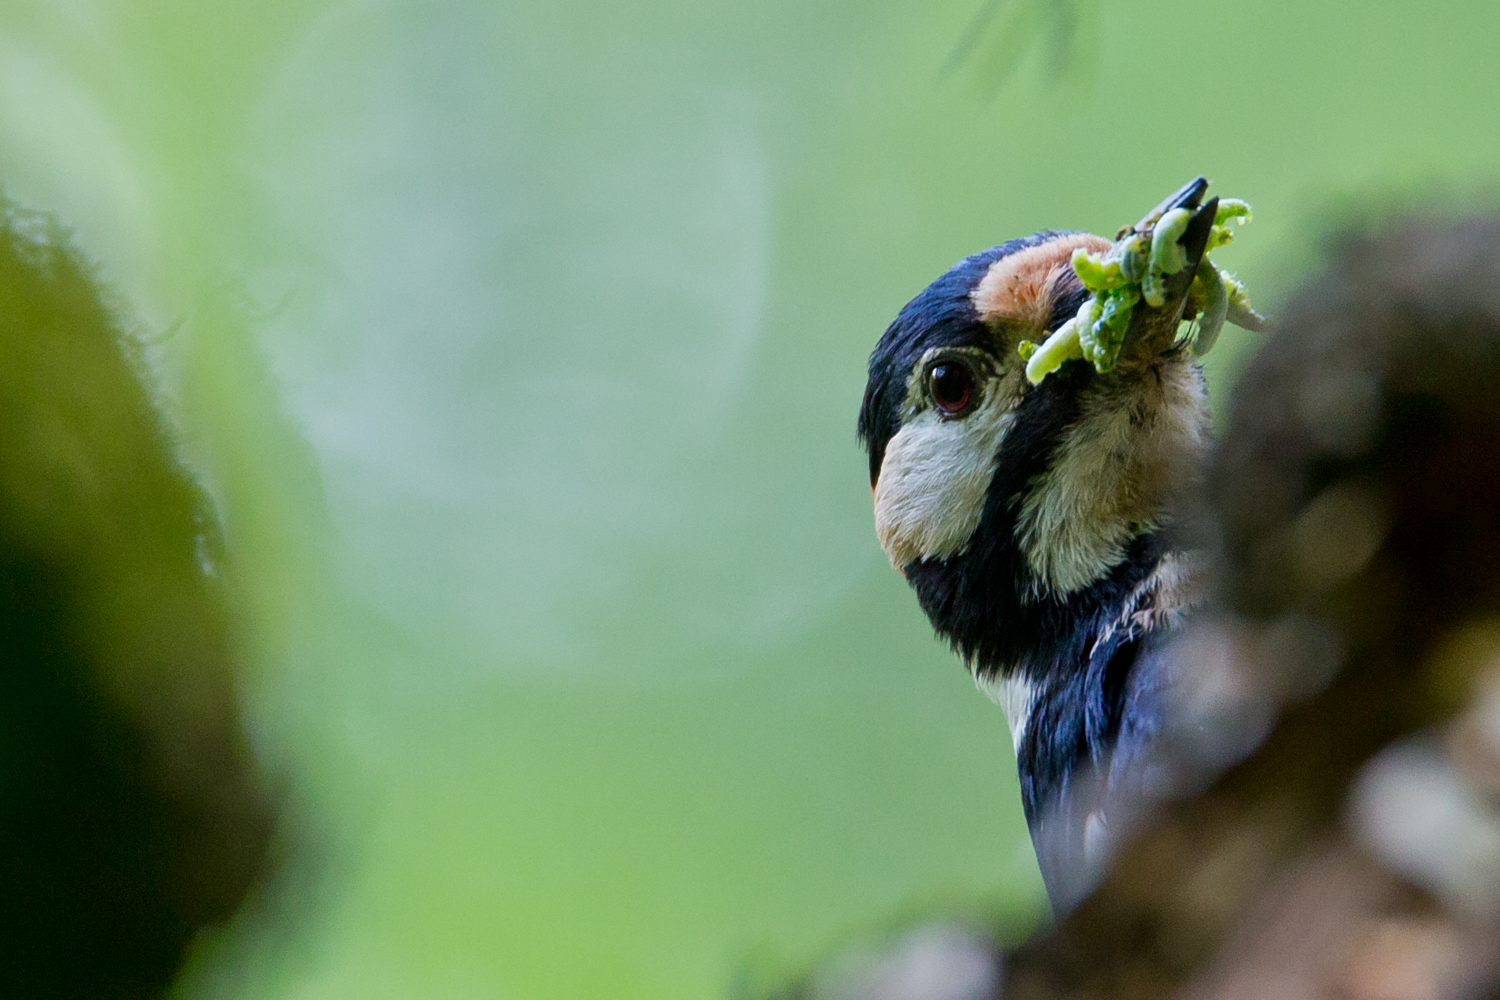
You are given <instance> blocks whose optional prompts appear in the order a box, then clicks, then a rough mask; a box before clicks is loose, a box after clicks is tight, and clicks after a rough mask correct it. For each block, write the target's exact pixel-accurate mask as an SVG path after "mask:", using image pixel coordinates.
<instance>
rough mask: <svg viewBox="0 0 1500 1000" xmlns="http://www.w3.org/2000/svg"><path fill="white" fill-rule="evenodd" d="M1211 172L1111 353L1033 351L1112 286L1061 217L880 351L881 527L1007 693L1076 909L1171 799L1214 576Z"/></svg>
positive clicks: (964, 650)
mask: <svg viewBox="0 0 1500 1000" xmlns="http://www.w3.org/2000/svg"><path fill="white" fill-rule="evenodd" d="M1206 190H1207V182H1206V181H1205V180H1204V179H1203V178H1201V177H1200V178H1197V179H1195V180H1194V181H1192V182H1190V183H1189V184H1187V185H1186V186H1184V187H1183V188H1182V189H1181V190H1179V191H1177V192H1176V193H1174V194H1173V195H1172V196H1171V197H1169V198H1168V199H1166V200H1165V201H1164V202H1162V204H1161V205H1159V206H1157V208H1156V209H1155V210H1153V213H1151V214H1148V216H1147V217H1146V218H1145V219H1143V220H1142V224H1141V225H1140V226H1138V227H1136V228H1137V231H1140V232H1145V231H1147V229H1148V228H1149V223H1150V222H1151V221H1153V220H1154V219H1158V218H1160V217H1161V216H1162V215H1163V214H1164V213H1165V212H1167V211H1171V210H1173V209H1179V208H1180V209H1186V210H1188V211H1189V212H1190V213H1192V214H1191V222H1190V223H1189V225H1188V227H1187V230H1186V232H1185V233H1184V234H1183V236H1182V238H1181V241H1180V242H1181V246H1182V249H1183V251H1184V254H1185V260H1186V262H1187V264H1186V267H1184V268H1183V269H1182V270H1180V271H1179V272H1177V273H1176V274H1174V275H1170V276H1168V279H1167V287H1166V301H1165V302H1164V303H1163V305H1162V306H1160V307H1157V308H1148V307H1146V305H1145V303H1142V308H1140V309H1138V310H1137V315H1136V316H1135V317H1134V318H1133V320H1132V325H1131V328H1130V331H1129V333H1128V335H1127V341H1126V346H1125V350H1124V353H1123V354H1122V355H1121V357H1120V359H1119V361H1118V363H1117V364H1116V365H1115V366H1114V367H1113V368H1112V369H1111V370H1107V371H1098V370H1096V369H1095V368H1094V367H1093V366H1092V365H1091V364H1090V363H1089V362H1088V361H1085V360H1082V359H1078V360H1072V361H1069V362H1067V363H1065V364H1064V365H1063V366H1062V368H1061V369H1060V370H1058V371H1057V372H1056V373H1054V374H1052V375H1049V376H1048V377H1046V378H1044V379H1042V380H1041V381H1040V383H1039V384H1032V383H1031V381H1030V380H1029V379H1028V378H1027V377H1026V371H1025V368H1026V363H1025V360H1024V359H1023V357H1022V355H1021V353H1020V351H1019V348H1020V346H1021V345H1022V343H1023V342H1025V341H1032V342H1040V341H1042V340H1045V339H1046V337H1047V336H1048V335H1049V334H1051V333H1053V332H1055V331H1057V330H1058V329H1059V328H1060V327H1061V326H1062V325H1063V324H1064V323H1066V322H1067V321H1068V320H1069V319H1070V318H1072V317H1073V316H1074V315H1075V314H1076V313H1077V312H1078V310H1079V307H1080V305H1082V304H1083V303H1084V301H1085V300H1086V299H1087V298H1088V295H1089V292H1088V290H1087V289H1086V288H1085V287H1084V286H1083V284H1082V283H1081V282H1080V279H1079V277H1078V275H1077V274H1076V273H1075V271H1074V268H1073V267H1072V266H1071V264H1070V261H1071V260H1072V258H1073V255H1074V253H1075V252H1076V251H1078V250H1080V249H1082V250H1084V251H1085V252H1089V253H1102V252H1104V251H1107V250H1108V249H1109V247H1110V246H1111V243H1112V241H1110V240H1108V239H1105V238H1103V237H1100V236H1096V235H1093V234H1090V233H1086V232H1077V231H1062V230H1045V231H1042V232H1039V233H1036V234H1034V235H1031V236H1026V237H1023V238H1019V239H1013V240H1010V241H1008V242H1005V243H1002V244H1000V245H998V246H994V247H991V248H990V249H988V250H984V251H982V252H980V253H977V254H974V255H972V256H969V257H966V258H964V259H963V260H961V261H959V262H958V263H957V264H955V265H953V267H951V268H950V269H949V270H948V271H947V272H945V273H944V274H943V275H942V276H940V277H939V278H938V279H937V280H936V281H934V282H932V283H931V284H930V285H929V286H927V288H926V289H924V290H923V291H922V292H920V293H919V294H918V295H917V296H916V297H915V298H913V299H912V300H911V301H910V302H908V303H907V304H906V306H905V307H904V308H902V309H901V311H900V312H899V314H898V315H897V316H896V318H895V320H894V321H893V322H892V323H891V324H890V326H889V327H888V328H887V329H886V331H885V332H884V334H883V335H882V336H881V337H880V339H879V341H878V343H877V344H876V346H875V349H874V351H873V353H872V354H871V356H870V359H869V375H868V381H867V384H866V387H865V392H864V399H863V402H862V405H861V407H860V413H859V420H858V436H859V439H860V441H861V442H862V443H863V445H864V447H865V448H866V450H867V452H868V455H869V471H870V489H871V494H872V498H873V506H874V514H875V527H876V534H877V536H878V538H879V541H880V544H881V546H882V547H883V549H884V550H885V553H886V554H887V556H888V557H889V558H890V561H891V563H892V565H893V566H894V567H895V568H896V569H897V570H898V571H899V572H900V573H901V575H902V576H904V577H905V579H906V582H907V583H908V584H909V585H910V586H911V587H912V589H913V590H914V591H915V592H916V597H917V600H918V602H919V603H920V605H921V607H922V610H923V611H924V612H925V613H926V615H927V617H928V619H929V621H930V622H931V624H932V626H933V627H934V629H935V630H936V631H937V632H938V634H939V635H940V636H942V637H943V638H945V639H946V640H947V641H948V642H949V643H950V644H951V646H952V648H953V649H954V650H955V652H956V653H957V654H958V655H959V656H960V657H961V658H962V660H963V661H964V663H965V664H966V665H967V667H968V669H969V670H970V671H971V672H972V673H973V675H974V679H975V681H976V683H977V684H978V686H979V687H980V688H981V689H982V690H984V691H985V692H986V693H987V694H989V695H990V697H991V698H992V699H993V700H994V701H995V702H996V703H998V704H999V705H1000V706H1001V707H1002V709H1003V710H1004V713H1005V716H1006V719H1007V721H1008V723H1009V727H1010V732H1011V736H1012V740H1013V743H1014V750H1015V757H1016V763H1017V769H1018V772H1019V778H1020V789H1021V800H1022V805H1023V807H1024V810H1025V815H1026V820H1027V824H1028V826H1029V828H1030V832H1031V837H1032V841H1033V845H1034V847H1035V850H1036V854H1037V861H1038V864H1039V867H1040V869H1041V873H1042V877H1043V880H1044V882H1045V884H1046V887H1047V891H1048V895H1049V897H1050V898H1051V901H1052V904H1053V907H1054V909H1055V910H1056V911H1057V912H1058V913H1059V914H1063V913H1066V912H1067V911H1068V910H1069V909H1071V908H1072V907H1073V906H1074V905H1075V904H1076V903H1077V902H1078V901H1079V900H1080V899H1082V898H1083V897H1084V896H1085V895H1086V894H1087V893H1088V891H1089V889H1090V887H1091V886H1092V885H1093V883H1094V882H1095V881H1096V880H1097V878H1098V877H1099V873H1100V872H1101V871H1102V869H1103V865H1104V864H1105V861H1106V859H1107V857H1108V855H1109V851H1110V846H1111V844H1112V843H1113V842H1114V841H1115V840H1116V839H1117V837H1118V835H1119V833H1120V831H1121V830H1122V829H1123V828H1124V827H1126V826H1127V825H1128V824H1129V822H1130V812H1131V809H1132V808H1134V806H1133V804H1134V803H1137V802H1140V801H1145V800H1148V799H1150V798H1152V797H1159V796H1160V795H1161V794H1162V791H1161V789H1160V788H1159V787H1158V786H1160V785H1161V784H1162V783H1163V782H1164V781H1165V780H1166V776H1165V775H1164V773H1163V768H1162V767H1161V766H1160V765H1159V763H1158V758H1157V757H1156V756H1155V755H1154V753H1153V749H1154V747H1155V745H1156V744H1157V743H1158V742H1159V741H1160V740H1161V739H1163V738H1164V733H1165V732H1166V730H1167V728H1168V727H1169V725H1170V720H1169V718H1168V715H1169V708H1170V702H1171V696H1172V691H1173V688H1174V683H1175V682H1174V677H1175V676H1176V672H1177V671H1178V670H1179V669H1180V668H1179V666H1177V658H1175V657H1174V656H1173V655H1172V653H1171V645H1172V639H1173V637H1174V636H1175V635H1177V634H1178V633H1180V631H1181V629H1182V626H1183V622H1184V620H1185V618H1186V617H1187V616H1188V615H1189V613H1190V612H1191V611H1192V610H1193V609H1194V608H1195V607H1197V606H1198V605H1200V604H1201V603H1202V600H1203V596H1204V593H1205V589H1206V582H1205V578H1204V576H1205V574H1204V569H1203V566H1204V560H1203V557H1202V554H1201V552H1200V551H1199V550H1198V548H1197V547H1196V543H1195V542H1194V540H1193V538H1192V537H1191V536H1192V532H1191V531H1190V530H1187V527H1186V526H1187V525H1190V524H1191V522H1192V517H1191V510H1192V503H1191V498H1192V496H1193V495H1194V490H1195V484H1196V483H1197V482H1198V481H1199V480H1200V479H1201V471H1202V467H1203V465H1204V462H1205V458H1206V454H1207V448H1208V444H1209V437H1210V434H1209V428H1210V420H1209V408H1208V394H1207V389H1206V383H1205V380H1204V376H1203V372H1202V368H1201V366H1200V363H1199V360H1198V358H1197V357H1196V356H1195V355H1194V353H1193V352H1192V351H1191V350H1189V349H1187V347H1186V346H1185V345H1183V344H1182V343H1181V342H1180V340H1179V339H1178V337H1177V332H1178V328H1179V324H1180V321H1181V320H1182V319H1183V318H1184V316H1190V315H1191V314H1192V311H1193V303H1192V302H1191V301H1189V300H1190V296H1189V283H1190V282H1191V278H1192V275H1193V273H1194V272H1195V270H1196V268H1197V266H1198V263H1199V260H1200V259H1201V258H1202V256H1203V253H1204V250H1205V245H1206V242H1207V238H1208V230H1209V227H1210V225H1211V224H1212V222H1213V217H1214V212H1215V207H1216V204H1217V199H1210V200H1208V201H1206V202H1205V201H1204V200H1203V196H1204V194H1205V192H1206Z"/></svg>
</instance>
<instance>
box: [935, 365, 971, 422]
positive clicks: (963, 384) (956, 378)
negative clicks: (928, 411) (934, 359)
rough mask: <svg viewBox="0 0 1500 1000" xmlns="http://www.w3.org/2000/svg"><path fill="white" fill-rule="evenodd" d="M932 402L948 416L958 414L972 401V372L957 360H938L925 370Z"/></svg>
mask: <svg viewBox="0 0 1500 1000" xmlns="http://www.w3.org/2000/svg"><path fill="white" fill-rule="evenodd" d="M927 382H928V384H929V385H930V386H931V387H932V402H933V404H934V405H936V406H937V408H938V409H939V410H941V411H942V412H943V413H945V414H947V415H948V416H950V417H952V416H958V415H959V414H961V413H963V412H964V411H966V410H967V409H968V408H969V404H971V403H972V402H974V373H973V372H971V371H970V370H969V368H968V366H967V365H964V364H962V363H960V362H957V361H940V362H938V363H937V364H935V365H933V366H932V367H931V368H929V369H928V370H927Z"/></svg>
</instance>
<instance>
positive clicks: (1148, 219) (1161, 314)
mask: <svg viewBox="0 0 1500 1000" xmlns="http://www.w3.org/2000/svg"><path fill="white" fill-rule="evenodd" d="M1207 193H1208V181H1207V180H1205V179H1204V178H1202V177H1198V178H1195V179H1193V180H1191V181H1189V182H1188V183H1187V184H1184V185H1183V186H1182V187H1181V188H1180V189H1178V190H1177V191H1176V192H1175V193H1173V194H1172V196H1171V197H1169V198H1167V199H1166V200H1165V201H1163V202H1162V203H1161V204H1160V205H1157V206H1156V207H1155V208H1153V209H1152V210H1151V211H1150V212H1149V213H1147V214H1146V216H1145V217H1144V218H1143V219H1141V221H1140V222H1138V223H1136V225H1135V227H1134V231H1135V232H1138V233H1144V232H1149V231H1150V229H1151V227H1152V226H1154V225H1156V223H1157V220H1159V219H1160V218H1161V217H1162V216H1163V215H1165V214H1166V213H1168V212H1170V211H1173V210H1174V209H1178V208H1185V209H1189V210H1193V215H1192V217H1191V218H1190V219H1189V220H1188V224H1187V228H1186V229H1185V230H1184V231H1183V234H1182V236H1181V237H1179V238H1178V240H1177V245H1178V246H1180V247H1182V249H1183V253H1184V254H1185V255H1186V257H1187V263H1186V265H1185V266H1184V267H1183V268H1182V270H1180V271H1177V272H1176V273H1174V274H1170V275H1166V276H1165V280H1164V281H1163V285H1164V286H1165V291H1166V302H1164V303H1163V304H1162V306H1161V307H1160V308H1158V309H1153V308H1151V307H1149V306H1147V305H1146V304H1145V303H1144V302H1142V303H1141V304H1140V306H1139V307H1137V309H1136V310H1135V313H1134V314H1133V315H1132V317H1131V321H1130V330H1129V331H1128V332H1127V333H1126V335H1125V339H1126V343H1127V345H1130V346H1128V347H1127V352H1128V353H1130V354H1133V355H1135V356H1136V357H1140V358H1152V357H1155V356H1156V355H1158V354H1161V353H1163V352H1164V351H1166V350H1167V349H1168V348H1170V347H1171V346H1172V343H1173V342H1174V341H1175V340H1176V338H1177V323H1178V321H1179V320H1181V319H1182V311H1183V306H1184V305H1185V304H1186V302H1187V293H1188V288H1189V287H1191V286H1192V284H1193V276H1194V275H1195V274H1197V273H1198V264H1199V262H1200V261H1202V260H1203V252H1204V249H1205V248H1206V247H1207V246H1208V237H1209V233H1210V232H1211V231H1212V230H1213V226H1214V216H1215V215H1216V214H1217V213H1218V211H1219V199H1218V198H1210V199H1209V200H1208V201H1206V202H1205V201H1203V196H1204V195H1205V194H1207Z"/></svg>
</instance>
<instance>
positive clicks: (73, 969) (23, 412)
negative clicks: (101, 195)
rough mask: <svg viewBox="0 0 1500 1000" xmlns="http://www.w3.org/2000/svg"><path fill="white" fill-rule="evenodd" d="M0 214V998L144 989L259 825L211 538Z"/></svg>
mask: <svg viewBox="0 0 1500 1000" xmlns="http://www.w3.org/2000/svg"><path fill="white" fill-rule="evenodd" d="M0 213H3V215H0V619H3V620H0V884H3V885H4V886H5V891H4V893H3V894H0V992H4V993H5V995H7V996H18V997H19V996H25V997H35V998H39V1000H40V998H47V997H54V996H55V997H76V996H90V997H100V998H113V997H120V998H135V997H151V996H158V995H161V993H162V992H163V991H164V990H165V989H166V988H167V987H168V986H169V985H170V984H171V982H172V980H173V979H174V978H175V975H176V972H177V970H178V967H179V964H180V963H181V961H182V958H183V956H184V954H185V953H186V950H187V947H188V946H189V945H190V944H191V943H192V942H193V940H194V939H195V938H196V937H197V935H198V934H199V932H200V931H201V930H203V929H204V927H205V925H209V924H216V923H222V922H224V921H226V920H228V919H229V917H230V916H231V915H232V914H233V913H234V911H235V909H236V908H237V907H238V906H239V904H240V902H241V901H242V900H243V899H244V897H245V894H246V892H247V890H248V889H249V888H250V886H251V884H252V882H253V880H254V879H255V878H256V876H257V875H258V874H260V872H261V870H262V865H263V863H264V860H265V857H266V849H267V844H268V841H269V838H270V834H271V820H272V816H271V808H270V804H269V802H268V801H267V797H266V793H265V792H264V791H263V790H262V789H261V788H260V787H259V785H258V784H257V781H256V778H255V775H254V773H253V771H252V769H251V768H250V766H249V764H248V753H247V750H248V747H247V745H246V741H245V737H244V734H243V733H242V731H241V729H240V708H239V705H238V703H237V700H236V689H237V685H238V678H237V676H236V671H237V667H238V663H237V654H236V650H235V642H234V638H235V637H234V636H233V634H232V626H231V618H230V615H229V609H228V600H227V595H226V591H225V588H224V586H223V583H222V581H221V580H220V579H219V578H218V576H219V571H218V561H219V555H220V542H219V534H218V529H217V525H216V524H215V522H214V518H213V513H212V510H211V508H210V507H209V506H208V505H207V502H206V498H205V497H204V496H203V494H202V493H201V492H200V491H199V490H198V489H197V488H196V487H195V486H194V485H193V483H192V482H191V481H190V479H189V478H188V476H187V474H186V473H185V472H184V470H183V469H182V468H181V467H180V466H179V465H178V463H177V460H176V456H175V455H174V453H173V448H172V444H171V441H170V439H169V438H168V437H167V436H166V435H164V434H163V432H162V428H161V423H160V418H159V416H158V414H157V413H156V411H155V410H154V409H153V408H152V406H151V404H150V402H149V401H148V398H147V395H146V392H145V390H144V389H143V387H142V385H141V381H140V378H141V374H142V371H143V369H142V368H141V367H140V365H139V363H138V358H137V355H136V351H135V349H134V343H133V341H132V340H131V339H130V338H129V337H128V336H127V335H126V334H125V333H123V332H122V331H121V330H120V328H119V326H118V325H117V320H116V318H115V316H114V315H113V314H112V311H111V310H110V308H109V306H108V305H107V304H106V303H105V301H103V300H102V299H101V294H100V291H99V289H98V288H97V287H96V286H95V284H94V278H93V275H92V274H91V273H90V271H89V269H88V268H87V266H86V265H85V264H84V263H83V262H82V261H81V260H80V258H79V257H78V255H77V254H76V253H75V252H74V251H73V250H72V249H71V248H70V246H69V244H68V239H67V236H66V235H65V234H64V233H63V232H62V231H61V230H60V229H59V228H58V227H57V226H56V225H55V224H54V223H52V222H51V221H50V220H48V219H46V218H44V217H41V216H37V215H32V214H29V213H25V212H22V211H20V210H18V209H16V208H15V207H14V206H11V205H10V204H8V203H0Z"/></svg>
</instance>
